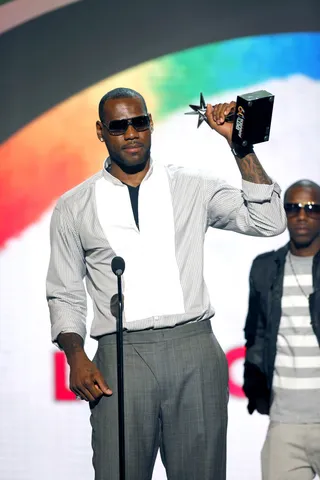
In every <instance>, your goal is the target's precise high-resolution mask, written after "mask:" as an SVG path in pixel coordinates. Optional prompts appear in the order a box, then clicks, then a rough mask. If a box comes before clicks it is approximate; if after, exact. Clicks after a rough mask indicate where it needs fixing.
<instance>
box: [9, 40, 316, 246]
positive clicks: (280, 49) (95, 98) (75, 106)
mask: <svg viewBox="0 0 320 480" xmlns="http://www.w3.org/2000/svg"><path fill="white" fill-rule="evenodd" d="M293 74H303V75H306V76H308V77H310V78H313V79H320V34H319V33H295V34H279V35H266V36H258V37H247V38H241V39H236V40H229V41H225V42H219V43H214V44H211V45H205V46H201V47H196V48H192V49H189V50H186V51H182V52H178V53H175V54H172V55H166V56H164V57H161V58H159V59H156V60H152V61H149V62H146V63H144V64H141V65H139V66H137V67H134V68H131V69H129V70H126V71H124V72H122V73H120V74H117V75H114V76H112V77H109V78H107V79H106V80H104V81H102V82H99V83H97V84H96V85H93V86H91V87H90V88H87V89H86V90H84V91H82V92H80V93H79V94H77V95H75V96H73V97H71V98H69V99H68V100H66V101H64V102H63V103H61V104H59V105H57V106H56V107H54V108H52V109H51V110H49V111H48V112H46V113H45V114H43V115H41V116H40V117H39V118H36V119H34V120H33V121H32V122H31V123H30V124H28V125H27V126H25V127H24V128H23V129H21V130H20V131H18V132H16V133H15V134H14V135H13V136H12V137H10V138H9V139H8V140H7V141H6V142H5V143H3V144H2V145H1V147H0V191H1V194H0V216H1V219H2V221H1V226H0V247H4V246H5V244H6V242H7V241H8V240H9V239H10V238H12V237H17V236H18V235H19V234H20V233H21V232H22V231H23V230H24V229H25V228H26V227H27V226H29V225H30V224H32V223H34V222H36V221H37V220H38V219H39V218H40V216H41V215H42V214H43V213H44V212H45V211H46V210H48V209H49V208H50V206H51V205H52V204H53V203H54V201H55V200H56V198H57V197H59V196H60V195H61V194H62V193H63V192H65V191H66V190H68V189H70V188H72V187H73V186H74V185H76V184H77V183H80V182H81V181H83V180H84V179H85V178H87V177H88V176H90V175H92V174H93V173H95V172H96V171H97V170H99V169H100V168H101V163H102V162H101V160H102V158H103V156H104V154H105V152H104V151H103V150H102V148H103V146H102V145H101V144H100V143H99V142H98V141H97V139H96V135H95V121H96V119H97V105H98V102H99V100H100V98H101V97H102V95H103V94H104V93H105V92H106V91H108V90H110V89H112V88H115V87H117V86H128V87H131V88H134V89H136V90H138V91H139V92H141V93H142V94H143V95H144V97H145V98H146V100H147V104H148V108H149V111H150V112H152V114H153V117H154V119H155V121H156V122H157V121H158V122H159V121H161V120H162V119H164V118H165V117H166V116H167V115H168V114H172V113H173V112H174V111H175V110H177V109H179V108H183V107H187V105H188V104H189V103H190V102H192V101H196V100H197V99H198V94H199V91H202V92H204V93H205V95H214V94H218V93H220V92H223V91H225V90H230V89H239V90H243V89H244V88H245V87H246V86H247V85H252V84H255V83H258V82H264V81H266V80H270V79H272V78H283V77H287V76H290V75H293ZM239 93H243V92H242V91H239Z"/></svg>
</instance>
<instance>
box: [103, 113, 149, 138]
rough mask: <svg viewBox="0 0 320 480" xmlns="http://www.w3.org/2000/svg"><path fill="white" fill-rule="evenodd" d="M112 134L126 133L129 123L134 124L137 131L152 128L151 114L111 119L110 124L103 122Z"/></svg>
mask: <svg viewBox="0 0 320 480" xmlns="http://www.w3.org/2000/svg"><path fill="white" fill-rule="evenodd" d="M101 123H102V124H103V125H104V126H105V127H106V129H107V130H108V132H109V133H110V134H111V135H123V134H124V133H126V131H127V129H128V127H129V125H132V126H133V128H134V129H135V130H137V132H143V131H144V130H148V128H150V118H149V115H140V116H139V117H132V118H124V119H122V120H111V122H109V125H107V124H106V123H104V122H101Z"/></svg>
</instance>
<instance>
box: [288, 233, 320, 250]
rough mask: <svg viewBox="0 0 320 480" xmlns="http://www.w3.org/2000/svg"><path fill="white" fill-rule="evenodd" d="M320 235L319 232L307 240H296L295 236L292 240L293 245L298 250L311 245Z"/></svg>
mask: <svg viewBox="0 0 320 480" xmlns="http://www.w3.org/2000/svg"><path fill="white" fill-rule="evenodd" d="M318 237H319V234H318V235H316V236H315V237H312V238H311V239H310V240H305V241H299V240H295V239H294V238H291V242H292V243H293V245H294V246H295V248H296V249H297V250H303V249H304V248H308V247H310V246H311V245H312V244H313V242H314V241H315V240H316V239H317V238H318Z"/></svg>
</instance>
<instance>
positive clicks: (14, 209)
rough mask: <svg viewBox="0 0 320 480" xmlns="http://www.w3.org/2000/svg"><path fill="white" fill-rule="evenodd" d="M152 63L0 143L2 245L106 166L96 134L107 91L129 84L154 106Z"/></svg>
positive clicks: (80, 97)
mask: <svg viewBox="0 0 320 480" xmlns="http://www.w3.org/2000/svg"><path fill="white" fill-rule="evenodd" d="M148 70H149V66H148V64H145V65H141V66H139V67H136V68H134V69H130V70H128V71H126V72H123V73H121V74H118V75H115V76H114V77H111V78H110V79H108V80H106V81H103V82H100V83H99V84H97V85H96V86H93V87H90V88H89V89H87V90H85V91H84V92H81V93H80V94H78V95H76V96H74V97H72V98H70V99H69V100H67V101H65V102H63V103H62V104H60V105H58V106H57V107H55V108H53V109H51V110H50V111H49V112H47V113H45V114H44V115H42V116H41V117H39V118H38V119H36V120H34V121H33V122H31V123H30V124H29V125H27V126H26V127H25V128H23V129H22V130H20V131H19V132H17V133H16V134H15V135H13V136H12V137H11V138H10V139H9V140H8V141H6V142H5V143H4V144H3V145H2V146H1V147H0V218H1V225H0V247H4V246H5V244H6V242H7V240H8V239H10V238H12V237H16V236H18V235H19V234H20V233H21V232H22V231H23V230H24V229H25V228H26V227H27V226H29V225H30V224H32V223H34V222H36V221H37V220H38V219H39V218H40V216H41V214H42V213H43V212H45V211H46V210H47V209H48V208H49V207H50V206H51V205H52V204H53V202H54V201H55V200H56V199H57V198H58V197H59V196H60V195H61V194H63V193H64V192H65V191H67V190H69V189H70V188H72V187H74V186H75V185H77V184H78V183H81V182H82V181H83V180H85V179H86V178H88V177H89V176H91V175H93V174H94V173H96V172H97V171H98V170H99V169H101V167H102V164H103V160H104V158H105V157H106V155H107V151H106V149H105V146H104V145H103V144H101V143H100V142H99V141H98V139H97V137H96V133H95V122H96V120H97V106H98V103H99V100H100V98H101V97H102V96H103V95H104V93H106V92H107V91H108V90H110V89H112V88H115V87H118V86H128V87H130V88H134V89H135V90H138V91H139V92H140V93H142V95H144V96H145V98H146V100H147V103H148V106H149V111H150V110H152V109H153V108H154V107H155V105H154V104H153V102H152V94H151V92H150V91H149V89H148V88H147V86H146V85H144V83H145V82H144V80H143V79H146V78H147V77H148V75H147V74H148Z"/></svg>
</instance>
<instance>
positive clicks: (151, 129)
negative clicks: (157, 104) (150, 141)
mask: <svg viewBox="0 0 320 480" xmlns="http://www.w3.org/2000/svg"><path fill="white" fill-rule="evenodd" d="M149 118H150V132H151V133H152V132H153V130H154V125H153V120H152V115H151V113H149Z"/></svg>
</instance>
